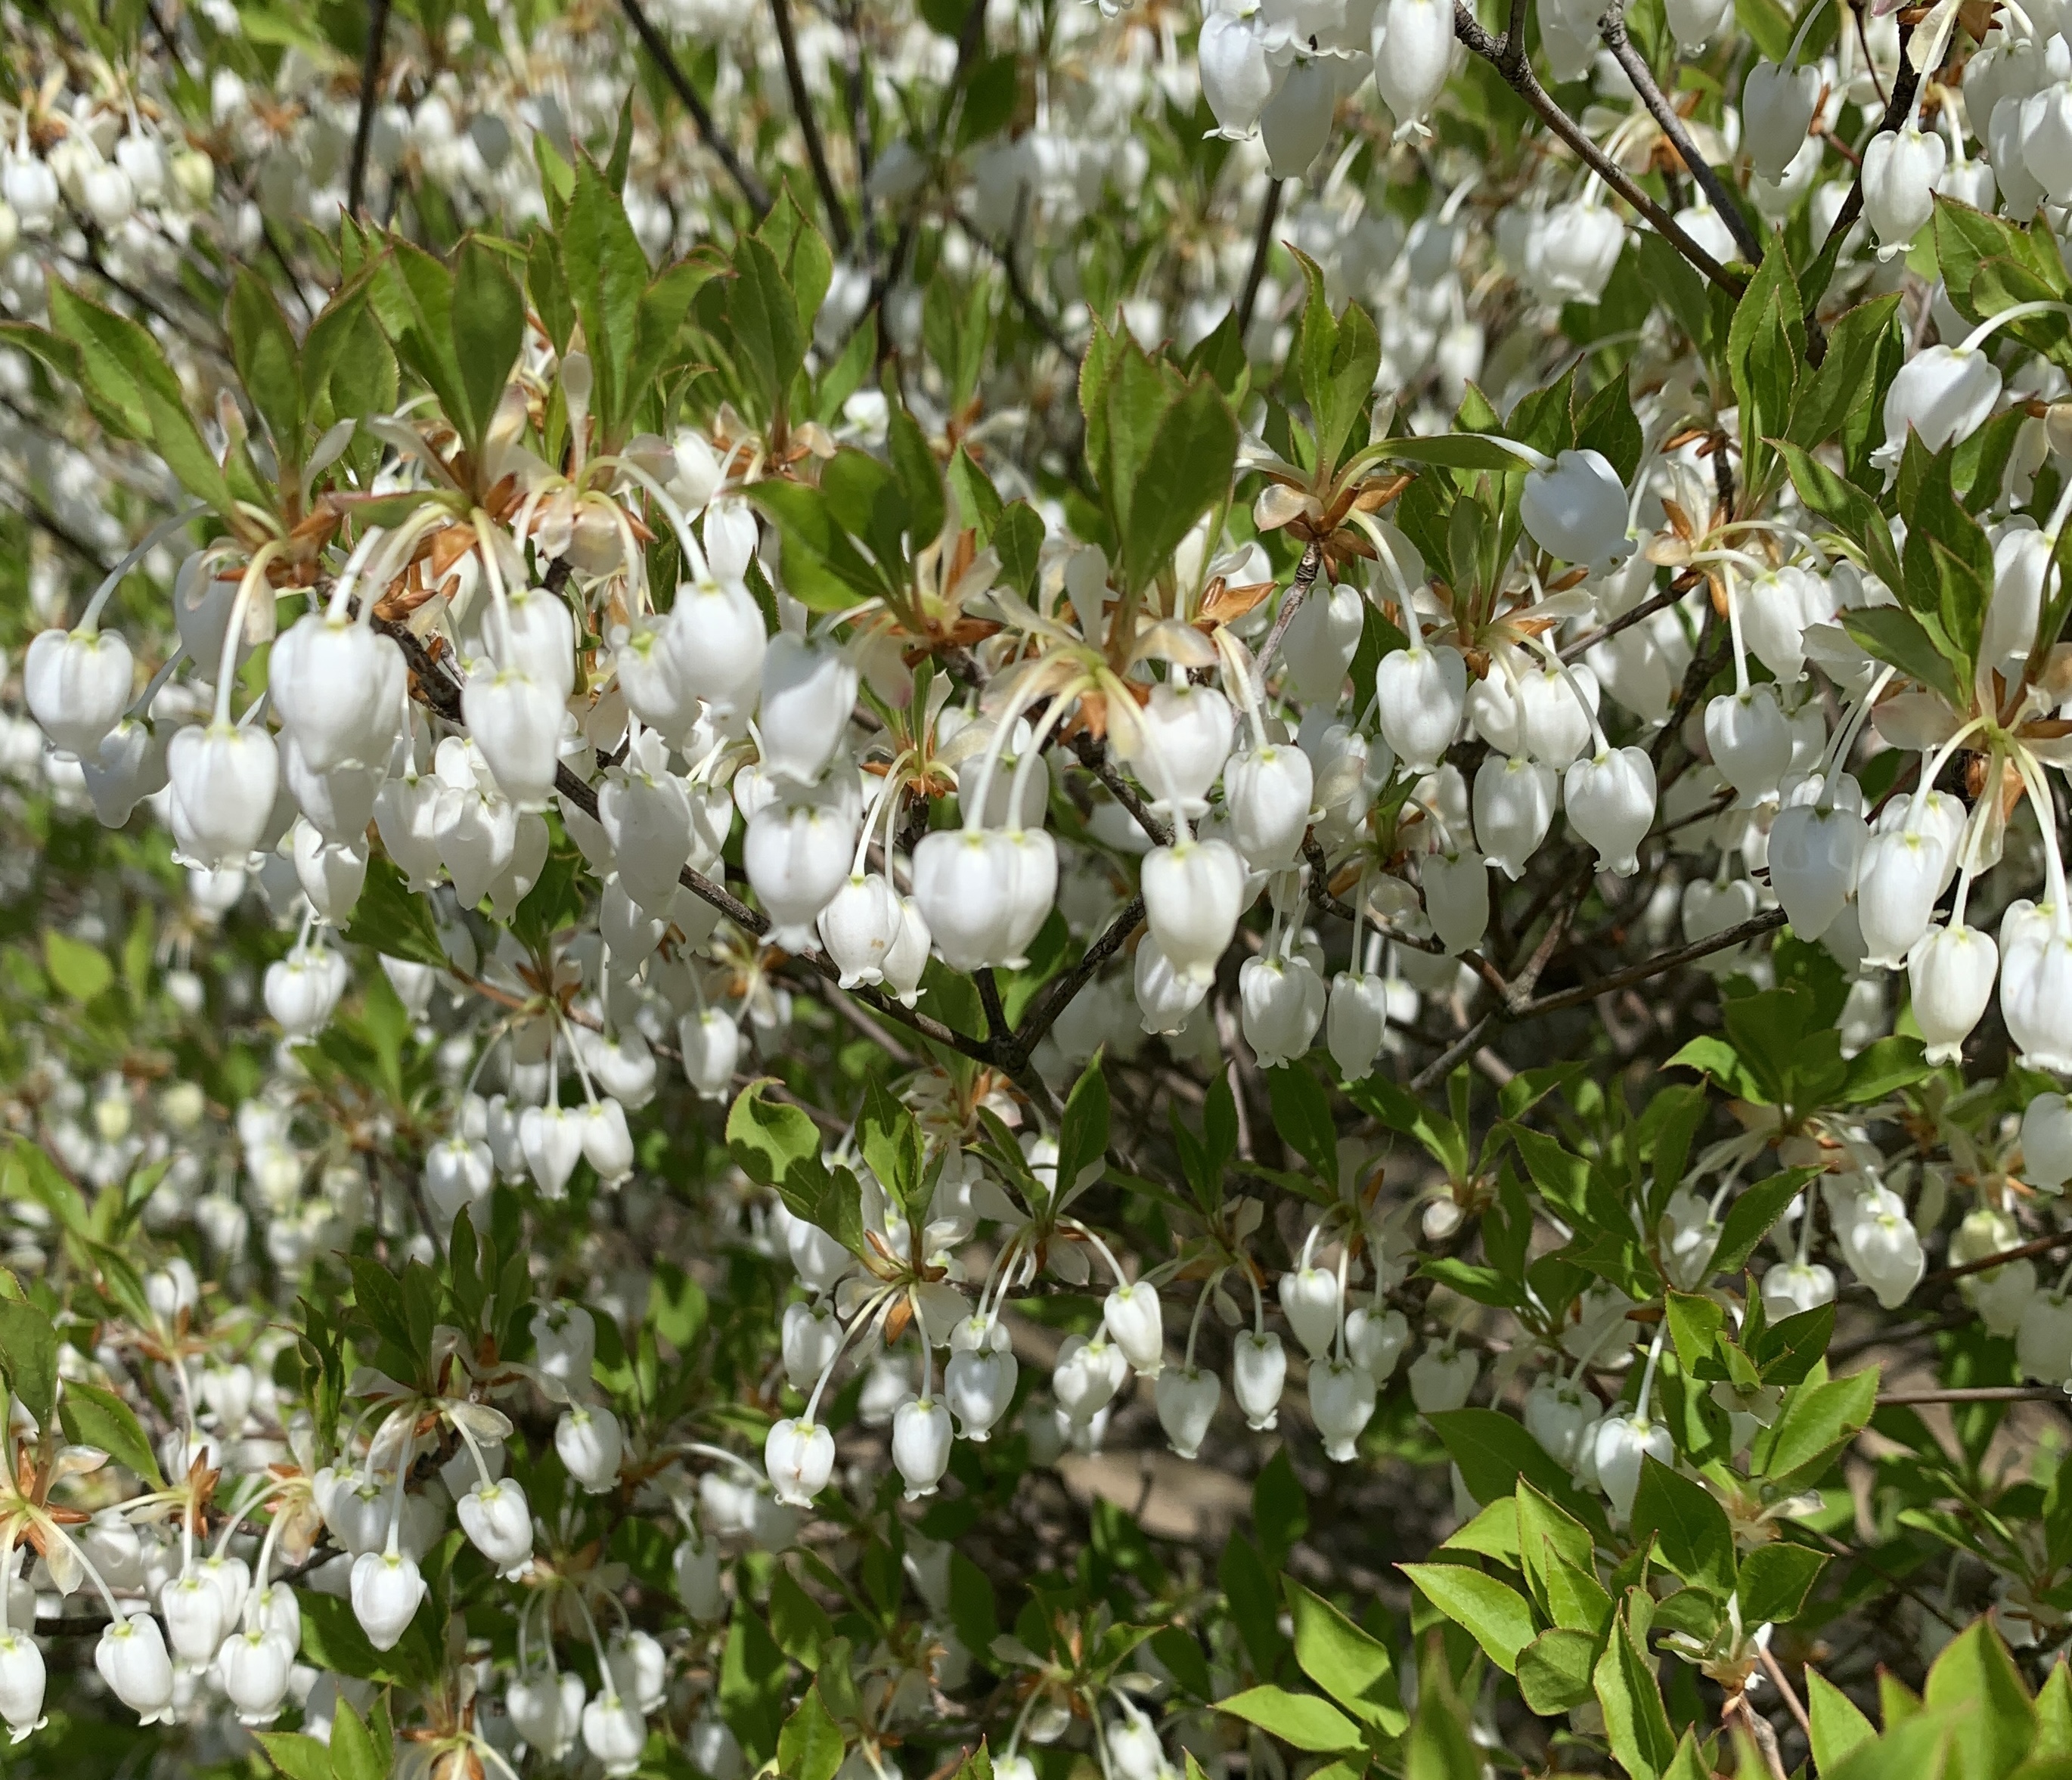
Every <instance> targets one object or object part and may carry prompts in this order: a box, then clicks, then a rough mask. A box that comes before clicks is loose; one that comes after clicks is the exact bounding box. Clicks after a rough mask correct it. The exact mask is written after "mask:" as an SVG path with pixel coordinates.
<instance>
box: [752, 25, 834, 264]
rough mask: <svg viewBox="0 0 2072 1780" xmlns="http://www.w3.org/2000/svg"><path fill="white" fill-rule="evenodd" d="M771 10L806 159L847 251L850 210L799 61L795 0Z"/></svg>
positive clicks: (832, 224)
mask: <svg viewBox="0 0 2072 1780" xmlns="http://www.w3.org/2000/svg"><path fill="white" fill-rule="evenodd" d="M770 11H771V15H772V16H773V17H774V18H775V19H776V21H777V43H778V47H779V49H781V50H782V51H783V55H784V84H785V85H786V86H787V87H788V88H790V89H791V110H792V112H793V113H794V114H795V115H796V117H797V118H798V120H799V129H800V131H801V133H803V134H804V137H805V138H806V159H807V161H808V163H809V164H810V165H811V166H812V170H813V183H814V184H815V185H816V186H818V187H820V202H821V203H822V204H823V205H824V206H825V207H826V209H827V212H828V228H829V229H830V230H831V231H832V232H833V235H834V238H835V246H836V249H837V251H838V252H841V253H847V252H848V251H849V212H847V211H846V210H845V208H843V206H842V201H841V193H840V192H839V191H837V190H836V189H835V176H834V175H833V173H831V172H829V171H828V150H827V146H826V144H825V143H824V142H821V140H820V120H819V118H817V117H815V116H814V114H813V96H812V94H811V93H810V92H808V91H807V90H806V71H805V69H804V68H803V67H802V66H801V65H800V61H799V39H798V35H797V33H796V32H795V31H793V30H792V29H791V0H770Z"/></svg>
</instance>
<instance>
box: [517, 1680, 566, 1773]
mask: <svg viewBox="0 0 2072 1780" xmlns="http://www.w3.org/2000/svg"><path fill="white" fill-rule="evenodd" d="M583 1693H584V1688H583V1683H582V1676H581V1675H578V1674H577V1673H576V1672H575V1671H574V1670H573V1669H563V1670H562V1671H561V1672H560V1673H559V1674H558V1675H557V1674H553V1673H550V1672H549V1671H545V1670H541V1671H537V1672H535V1673H533V1674H532V1675H520V1676H519V1677H518V1679H516V1680H515V1681H513V1682H512V1683H511V1687H510V1691H509V1692H508V1693H506V1694H505V1695H504V1710H505V1711H506V1712H509V1713H510V1715H511V1722H512V1724H513V1725H516V1727H517V1731H518V1734H519V1735H520V1737H523V1738H524V1740H525V1746H526V1747H527V1748H528V1749H537V1750H538V1751H539V1752H540V1753H541V1755H542V1756H543V1757H545V1758H546V1759H547V1760H548V1761H550V1762H554V1761H559V1760H560V1759H561V1757H562V1756H564V1755H565V1754H566V1753H568V1751H569V1749H570V1748H572V1747H573V1746H574V1743H575V1740H576V1733H577V1729H578V1726H579V1725H581V1724H582V1708H583Z"/></svg>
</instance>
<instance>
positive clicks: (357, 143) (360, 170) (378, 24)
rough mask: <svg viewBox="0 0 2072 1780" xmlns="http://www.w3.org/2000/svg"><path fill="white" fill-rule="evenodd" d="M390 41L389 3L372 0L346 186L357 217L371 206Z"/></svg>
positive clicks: (350, 212)
mask: <svg viewBox="0 0 2072 1780" xmlns="http://www.w3.org/2000/svg"><path fill="white" fill-rule="evenodd" d="M388 40H389V0H369V4H368V8H367V55H366V58H365V60H364V61H363V62H362V63H361V64H360V117H359V121H357V122H356V123H355V124H354V125H353V126H352V176H351V178H350V179H347V182H346V187H345V210H346V214H347V216H359V215H360V212H361V211H362V210H363V209H364V208H365V206H366V203H367V151H368V147H369V146H370V145H371V144H372V142H373V140H374V107H375V104H376V101H377V100H378V98H379V97H380V91H381V58H382V55H383V54H384V50H385V47H386V46H387V43H388Z"/></svg>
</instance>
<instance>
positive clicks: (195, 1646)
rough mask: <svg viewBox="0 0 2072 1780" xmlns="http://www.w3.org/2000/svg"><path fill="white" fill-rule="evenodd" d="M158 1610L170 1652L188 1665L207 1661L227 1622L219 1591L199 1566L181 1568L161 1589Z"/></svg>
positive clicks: (192, 1666) (217, 1643) (227, 1615)
mask: <svg viewBox="0 0 2072 1780" xmlns="http://www.w3.org/2000/svg"><path fill="white" fill-rule="evenodd" d="M158 1611H159V1612H160V1613H161V1614H164V1615H165V1619H166V1636H167V1638H169V1639H170V1641H171V1644H172V1647H173V1655H175V1656H176V1657H178V1658H179V1659H180V1661H181V1662H182V1663H185V1664H187V1667H190V1668H200V1667H205V1666H206V1665H207V1664H208V1662H209V1661H210V1659H212V1658H213V1657H214V1656H215V1655H216V1646H218V1645H219V1644H220V1643H221V1642H223V1634H224V1631H225V1630H228V1626H229V1624H230V1615H229V1614H228V1612H227V1611H226V1610H225V1609H224V1600H223V1596H222V1593H221V1592H220V1590H219V1589H217V1588H216V1585H214V1584H213V1583H212V1582H211V1581H209V1579H208V1577H205V1576H203V1574H202V1572H200V1570H199V1568H195V1569H189V1570H187V1571H184V1572H182V1573H181V1574H180V1575H179V1576H178V1577H175V1578H174V1579H173V1580H172V1581H171V1582H168V1583H167V1584H166V1586H165V1587H164V1588H163V1589H162V1590H160V1592H159V1594H158Z"/></svg>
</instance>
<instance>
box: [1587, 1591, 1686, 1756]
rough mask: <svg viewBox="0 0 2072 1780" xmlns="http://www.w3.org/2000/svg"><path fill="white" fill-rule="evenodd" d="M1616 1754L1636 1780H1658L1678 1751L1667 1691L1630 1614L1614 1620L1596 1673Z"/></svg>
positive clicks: (1608, 1735)
mask: <svg viewBox="0 0 2072 1780" xmlns="http://www.w3.org/2000/svg"><path fill="white" fill-rule="evenodd" d="M1592 1679H1593V1681H1594V1683H1595V1684H1596V1688H1597V1704H1598V1707H1599V1708H1600V1709H1601V1711H1602V1712H1603V1713H1604V1715H1605V1737H1606V1738H1607V1739H1608V1741H1609V1742H1610V1744H1611V1747H1612V1755H1613V1757H1614V1759H1615V1760H1616V1761H1617V1762H1618V1764H1619V1766H1621V1767H1622V1768H1624V1769H1625V1770H1626V1772H1627V1773H1628V1774H1630V1775H1631V1776H1632V1777H1633V1780H1659V1776H1660V1775H1662V1774H1664V1773H1665V1772H1667V1769H1668V1767H1669V1765H1670V1763H1671V1762H1672V1761H1673V1760H1675V1754H1676V1738H1675V1733H1673V1732H1672V1731H1671V1729H1670V1728H1669V1714H1668V1712H1667V1709H1666V1708H1664V1707H1663V1704H1662V1689H1661V1687H1660V1685H1659V1683H1657V1682H1656V1680H1655V1675H1654V1673H1653V1671H1651V1670H1650V1669H1649V1667H1648V1666H1647V1659H1646V1656H1645V1655H1644V1654H1643V1653H1642V1650H1641V1647H1640V1644H1639V1642H1638V1640H1637V1639H1635V1638H1634V1635H1633V1627H1632V1626H1631V1625H1630V1623H1629V1622H1628V1620H1627V1618H1626V1614H1624V1613H1621V1614H1619V1616H1618V1619H1617V1620H1616V1621H1615V1622H1614V1625H1613V1627H1612V1635H1611V1637H1610V1638H1609V1639H1608V1640H1607V1641H1606V1642H1605V1652H1604V1655H1602V1656H1601V1657H1599V1658H1598V1659H1597V1668H1596V1670H1595V1671H1594V1673H1593V1677H1592Z"/></svg>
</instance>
